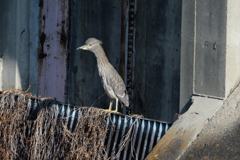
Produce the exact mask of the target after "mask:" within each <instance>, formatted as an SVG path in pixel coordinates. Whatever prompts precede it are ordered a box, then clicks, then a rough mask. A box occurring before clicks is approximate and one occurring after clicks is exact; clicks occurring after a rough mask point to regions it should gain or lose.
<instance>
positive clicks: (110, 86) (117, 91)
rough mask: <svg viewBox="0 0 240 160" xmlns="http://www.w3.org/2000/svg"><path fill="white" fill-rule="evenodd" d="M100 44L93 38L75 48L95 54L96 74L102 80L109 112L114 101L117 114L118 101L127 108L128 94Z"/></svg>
mask: <svg viewBox="0 0 240 160" xmlns="http://www.w3.org/2000/svg"><path fill="white" fill-rule="evenodd" d="M101 44H102V42H101V41H99V40H97V39H95V38H89V39H88V40H87V41H86V42H85V45H83V46H81V47H79V48H77V50H78V49H83V50H89V51H92V52H93V53H94V54H95V56H96V58H97V66H98V73H99V76H100V77H101V79H102V84H103V88H104V90H105V91H106V93H107V95H108V96H109V97H110V99H111V100H110V104H109V110H112V103H113V101H114V99H115V100H116V107H115V111H116V112H117V111H118V100H120V101H121V102H122V103H124V104H125V105H126V106H129V100H128V94H127V91H126V86H125V84H124V82H123V80H122V78H121V77H120V75H119V74H118V73H117V71H116V70H115V69H114V67H113V66H112V65H111V64H110V63H109V61H108V59H107V57H106V55H105V53H104V50H103V48H102V46H101Z"/></svg>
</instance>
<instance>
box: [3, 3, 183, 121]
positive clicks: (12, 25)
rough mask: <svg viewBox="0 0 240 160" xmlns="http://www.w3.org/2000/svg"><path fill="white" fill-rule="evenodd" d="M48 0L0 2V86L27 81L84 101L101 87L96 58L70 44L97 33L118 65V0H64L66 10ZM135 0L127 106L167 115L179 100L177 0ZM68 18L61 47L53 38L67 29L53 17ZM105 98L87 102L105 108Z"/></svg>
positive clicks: (43, 92)
mask: <svg viewBox="0 0 240 160" xmlns="http://www.w3.org/2000/svg"><path fill="white" fill-rule="evenodd" d="M50 2H51V1H37V0H31V1H30V0H19V1H17V2H16V1H13V0H10V1H4V2H3V4H2V5H1V6H0V9H1V11H2V14H1V15H0V18H1V23H3V24H2V27H1V29H0V34H1V38H0V44H1V45H0V54H1V55H0V72H1V75H2V76H1V79H0V89H1V90H6V89H9V88H20V89H23V90H26V89H27V88H28V86H29V85H32V87H31V90H30V91H31V92H33V93H35V94H40V95H41V96H51V97H56V98H57V99H58V100H60V101H65V102H69V103H72V104H76V105H81V106H91V105H92V104H93V103H94V102H95V101H96V100H97V99H98V98H99V97H100V96H101V95H102V94H104V90H103V87H102V84H101V81H100V78H99V75H98V70H97V66H96V58H95V57H94V54H93V53H91V52H89V51H82V50H81V51H76V48H77V47H78V46H80V45H83V44H84V43H85V40H86V39H87V38H89V37H95V38H98V39H100V40H102V41H103V47H104V50H105V51H106V55H107V57H108V58H109V61H110V62H111V63H112V64H113V66H114V67H115V68H116V69H117V70H118V71H119V68H120V65H124V64H120V57H121V53H120V50H121V37H122V34H123V33H121V29H122V22H121V21H122V1H119V0H113V1H108V0H88V1H85V0H80V1H76V0H72V1H70V2H69V12H68V9H66V8H68V7H67V5H68V4H67V1H62V0H56V1H54V4H52V3H50ZM55 3H56V4H55ZM135 4H136V5H137V7H136V8H137V12H136V19H135V20H136V26H135V27H136V37H135V39H136V41H135V42H136V43H135V47H136V50H135V51H136V52H135V66H134V84H133V91H134V94H133V103H132V104H131V106H132V107H133V111H134V112H133V113H139V114H143V115H144V116H145V117H148V118H154V119H159V120H165V121H171V120H172V118H173V115H174V113H175V112H178V103H179V83H180V82H179V73H180V66H179V63H180V59H179V56H180V31H181V1H180V0H178V1H170V0H163V1H158V0H152V1H151V2H149V1H148V2H145V1H140V0H139V1H136V3H135ZM45 5H46V6H45ZM45 7H46V8H45ZM58 7H60V10H58ZM64 8H65V9H64ZM50 11H51V12H50ZM55 11H56V12H55ZM51 14H52V15H51ZM68 14H69V15H68ZM123 15H124V14H123ZM66 16H69V17H66ZM68 18H69V20H70V25H69V38H68V37H65V38H67V39H65V40H66V41H65V42H64V44H67V41H68V40H69V50H68V53H66V52H65V49H66V46H65V47H63V48H61V47H62V44H61V43H62V42H61V41H62V38H63V37H62V33H64V34H65V36H67V35H68V28H64V29H63V30H62V28H61V27H63V26H64V27H68V26H67V23H61V22H63V21H61V20H64V19H65V20H67V19H68ZM56 19H57V20H56ZM58 25H60V26H61V27H59V26H58ZM62 31H63V32H62ZM42 33H44V34H45V36H46V37H45V39H42V38H44V37H41V35H42ZM51 33H52V34H51ZM54 34H55V35H54ZM124 34H125V33H124ZM59 36H60V37H59ZM51 37H52V38H51ZM50 41H51V42H50ZM122 42H123V41H122ZM58 44H59V45H58ZM57 46H59V47H60V48H58V47H57ZM51 47H53V48H51ZM54 48H55V49H54ZM38 49H39V57H38ZM41 49H44V51H42V50H41ZM41 54H43V57H41ZM66 56H67V59H66ZM38 58H40V59H38ZM54 58H55V60H54ZM56 59H58V60H56ZM62 60H63V61H62ZM40 62H41V67H40V69H38V66H40V65H38V64H40ZM121 62H123V61H121ZM66 71H67V73H66ZM65 74H66V77H65ZM59 76H60V77H59ZM63 85H64V86H63ZM38 87H40V89H38ZM64 88H65V92H64ZM63 94H64V95H63ZM64 96H65V97H64ZM108 104H109V98H108V97H107V95H104V96H103V97H101V98H100V99H99V100H98V101H97V102H96V103H95V104H94V106H97V107H102V108H108Z"/></svg>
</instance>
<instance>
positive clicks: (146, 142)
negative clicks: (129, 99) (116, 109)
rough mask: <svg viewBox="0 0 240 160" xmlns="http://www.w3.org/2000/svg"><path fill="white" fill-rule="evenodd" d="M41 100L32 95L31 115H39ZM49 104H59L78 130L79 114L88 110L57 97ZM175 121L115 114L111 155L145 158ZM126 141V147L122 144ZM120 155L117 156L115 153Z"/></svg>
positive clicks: (108, 145) (109, 142)
mask: <svg viewBox="0 0 240 160" xmlns="http://www.w3.org/2000/svg"><path fill="white" fill-rule="evenodd" d="M39 103H41V102H39V101H37V100H35V99H32V100H31V101H29V104H28V106H29V107H31V111H30V113H29V114H30V115H31V116H32V117H33V118H36V116H37V112H38V111H39V110H40V108H39ZM49 107H55V108H56V109H57V111H58V116H59V117H65V118H66V119H65V120H66V121H65V123H66V124H67V127H68V129H69V130H70V131H73V130H74V127H75V126H76V123H77V119H78V116H81V115H82V114H84V113H83V112H82V110H81V109H76V107H75V106H70V105H64V104H61V103H59V102H57V101H52V103H49ZM170 126H171V124H169V123H167V122H161V121H155V120H150V119H146V118H138V117H134V116H127V115H121V114H111V116H109V117H108V119H107V124H106V129H107V130H108V133H107V138H106V139H105V146H106V151H107V153H108V156H109V157H111V159H115V158H116V159H118V160H123V159H124V160H132V159H136V160H142V159H144V158H145V157H146V156H147V154H148V153H149V152H150V151H151V150H152V149H153V147H154V146H155V145H156V143H157V142H158V141H159V140H160V138H161V137H162V136H163V135H164V134H165V132H166V131H167V130H168V129H169V127H170ZM127 135H129V136H130V137H131V138H130V140H129V141H127V142H124V137H126V136H127ZM123 143H125V147H124V148H120V146H121V145H120V144H123ZM116 155H118V156H117V157H115V156H116Z"/></svg>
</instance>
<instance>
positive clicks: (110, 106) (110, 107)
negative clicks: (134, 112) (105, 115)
mask: <svg viewBox="0 0 240 160" xmlns="http://www.w3.org/2000/svg"><path fill="white" fill-rule="evenodd" d="M113 100H114V99H111V100H110V104H109V108H108V110H109V111H111V110H112V103H113Z"/></svg>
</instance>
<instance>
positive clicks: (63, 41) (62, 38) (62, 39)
mask: <svg viewBox="0 0 240 160" xmlns="http://www.w3.org/2000/svg"><path fill="white" fill-rule="evenodd" d="M64 25H65V21H62V30H61V34H60V43H61V45H63V46H64V47H66V45H67V39H68V37H67V34H66V32H65V27H64Z"/></svg>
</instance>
